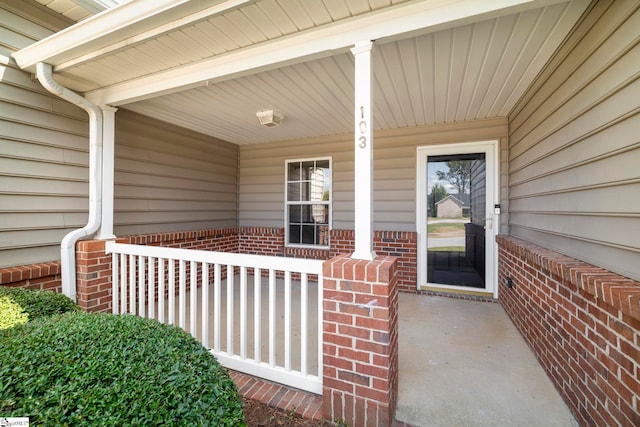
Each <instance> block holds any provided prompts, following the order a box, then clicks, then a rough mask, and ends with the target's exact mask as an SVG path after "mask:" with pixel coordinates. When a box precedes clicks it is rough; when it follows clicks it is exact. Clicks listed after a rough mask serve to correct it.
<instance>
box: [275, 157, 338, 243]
mask: <svg viewBox="0 0 640 427" xmlns="http://www.w3.org/2000/svg"><path fill="white" fill-rule="evenodd" d="M322 160H328V161H329V203H327V206H329V224H328V226H329V232H331V230H332V228H333V158H332V157H331V156H325V157H307V158H302V159H286V160H285V161H284V246H285V247H286V248H305V249H329V248H330V247H331V237H330V236H329V239H328V241H329V244H328V245H309V244H305V243H289V215H288V214H289V205H293V204H300V203H295V202H289V200H287V196H288V194H287V192H288V184H289V179H288V178H289V176H288V174H289V163H296V162H313V161H315V162H317V161H322ZM303 204H304V203H303ZM308 204H314V203H313V202H309V203H308ZM316 204H317V203H316Z"/></svg>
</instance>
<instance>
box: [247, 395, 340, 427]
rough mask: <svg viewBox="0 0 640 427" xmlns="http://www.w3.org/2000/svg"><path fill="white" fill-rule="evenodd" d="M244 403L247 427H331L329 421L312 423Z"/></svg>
mask: <svg viewBox="0 0 640 427" xmlns="http://www.w3.org/2000/svg"><path fill="white" fill-rule="evenodd" d="M242 400H243V401H244V417H245V421H246V423H247V427H325V426H327V427H328V426H333V425H334V424H333V423H330V422H329V421H314V420H308V419H306V418H303V417H302V416H300V415H298V414H296V413H294V412H291V411H285V410H283V409H278V408H272V407H271V406H269V405H266V404H264V403H260V402H258V401H256V400H251V399H246V398H243V399H242Z"/></svg>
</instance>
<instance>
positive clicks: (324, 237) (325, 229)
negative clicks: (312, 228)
mask: <svg viewBox="0 0 640 427" xmlns="http://www.w3.org/2000/svg"><path fill="white" fill-rule="evenodd" d="M317 243H318V244H319V245H323V246H329V226H328V225H320V226H318V242H317Z"/></svg>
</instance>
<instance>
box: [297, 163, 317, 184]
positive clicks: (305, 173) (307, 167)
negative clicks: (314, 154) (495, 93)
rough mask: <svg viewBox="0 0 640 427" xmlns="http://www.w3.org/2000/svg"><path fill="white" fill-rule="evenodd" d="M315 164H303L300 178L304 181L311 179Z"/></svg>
mask: <svg viewBox="0 0 640 427" xmlns="http://www.w3.org/2000/svg"><path fill="white" fill-rule="evenodd" d="M314 163H315V162H314V161H310V162H302V176H301V178H300V179H301V180H302V181H304V180H307V179H309V176H310V174H311V171H312V170H313V166H314Z"/></svg>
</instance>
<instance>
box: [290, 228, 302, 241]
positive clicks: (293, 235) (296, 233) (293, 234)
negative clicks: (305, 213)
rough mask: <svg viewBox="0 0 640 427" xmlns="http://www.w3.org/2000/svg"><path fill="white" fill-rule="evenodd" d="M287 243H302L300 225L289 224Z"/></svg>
mask: <svg viewBox="0 0 640 427" xmlns="http://www.w3.org/2000/svg"><path fill="white" fill-rule="evenodd" d="M289 243H302V242H301V241H300V226H299V225H290V226H289Z"/></svg>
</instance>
